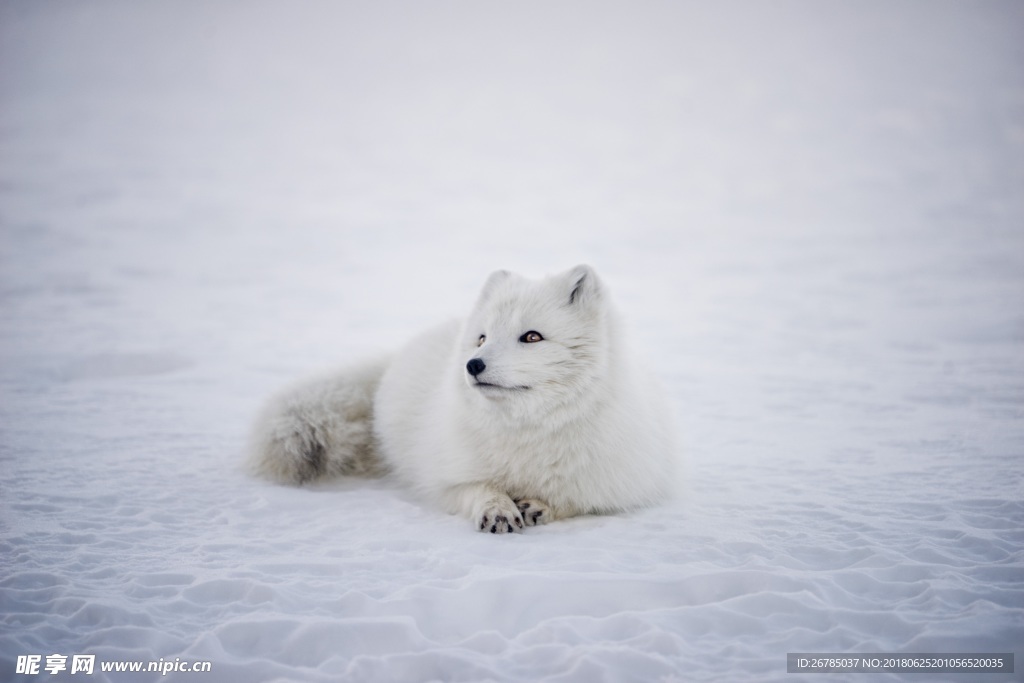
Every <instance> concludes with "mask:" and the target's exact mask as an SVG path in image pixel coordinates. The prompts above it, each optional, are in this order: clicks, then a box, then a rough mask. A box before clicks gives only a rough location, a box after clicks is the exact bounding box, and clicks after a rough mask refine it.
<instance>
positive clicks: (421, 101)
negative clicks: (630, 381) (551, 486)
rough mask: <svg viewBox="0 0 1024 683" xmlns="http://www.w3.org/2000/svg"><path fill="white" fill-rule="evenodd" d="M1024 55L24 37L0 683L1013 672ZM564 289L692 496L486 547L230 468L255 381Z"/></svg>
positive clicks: (153, 11) (390, 20)
mask: <svg viewBox="0 0 1024 683" xmlns="http://www.w3.org/2000/svg"><path fill="white" fill-rule="evenodd" d="M1022 64H1024V6H1022V5H1021V4H1020V3H1013V2H977V3H966V2H964V3H955V2H908V1H906V0H900V1H898V2H889V3H881V2H868V3H860V2H858V3H853V2H850V3H838V2H806V3H805V2H781V3H751V4H745V3H738V2H732V1H730V2H723V3H674V2H665V3H660V2H640V3H633V2H631V3H605V2H596V3H590V2H557V3H541V2H530V1H527V2H520V3H484V2H450V1H448V0H439V1H436V2H430V3H395V2H382V3H323V4H321V3H317V2H303V3H269V2H249V3H235V2H227V1H224V2H190V1H186V2H174V3H170V2H167V3H155V2H149V3H133V2H127V1H126V2H117V1H113V0H109V1H103V2H99V1H97V2H88V3H85V2H74V3H72V2H28V1H27V0H11V1H10V2H4V3H3V4H2V5H0V230H2V233H0V235H2V236H0V467H2V481H0V491H2V493H0V528H2V536H0V679H2V680H4V681H7V680H14V681H20V680H34V679H33V678H32V677H28V676H17V675H15V673H14V671H15V660H16V658H17V656H18V655H23V654H41V655H48V654H54V653H58V654H64V655H72V654H86V653H91V654H95V655H97V658H98V661H117V660H156V659H159V658H163V659H164V660H166V661H173V660H174V659H181V660H183V661H186V660H187V661H193V660H209V661H211V662H212V663H213V664H212V666H213V670H212V672H211V673H209V674H178V675H170V676H168V677H167V679H168V680H189V681H199V680H217V681H256V680H282V681H285V680H289V681H334V680H366V681H419V680H433V679H436V680H444V681H487V680H496V681H537V680H542V679H543V680H551V681H588V682H589V681H602V680H605V681H658V680H663V681H676V680H721V681H735V680H801V681H810V680H819V678H818V677H815V676H809V675H802V676H798V675H796V674H787V673H786V653H787V652H799V651H804V652H806V651H812V652H813V651H819V652H827V651H836V652H847V653H858V652H874V651H892V652H935V653H948V652H966V651H989V652H1013V651H1015V652H1016V658H1017V661H1016V667H1017V671H1018V672H1019V671H1021V669H1022V668H1024V649H1022V645H1021V644H1022V643H1024V502H1022V500H1024V484H1022V479H1024V467H1022V465H1024V463H1022V456H1024V305H1022V302H1024V192H1022V188H1024V70H1022V69H1021V65H1022ZM578 262H590V263H592V264H593V265H595V266H596V267H597V268H598V270H599V272H600V273H601V274H602V275H603V277H604V279H605V280H606V282H607V283H608V285H609V287H610V288H611V290H612V292H613V294H614V295H615V297H616V299H617V301H618V303H619V305H620V307H621V308H622V309H623V311H624V312H625V313H626V316H627V318H628V320H629V321H631V324H632V327H631V329H632V331H633V336H634V338H635V339H636V341H637V344H638V347H639V348H640V349H642V351H643V353H645V354H646V355H647V356H648V357H649V360H650V361H651V362H652V363H653V364H654V365H656V366H657V367H658V368H659V369H660V371H661V374H662V376H663V377H664V380H665V382H666V384H667V386H668V389H669V391H670V393H671V396H672V398H673V402H674V407H675V410H676V412H677V414H678V424H679V431H680V434H681V439H682V442H683V444H684V456H685V460H686V468H687V473H688V487H687V490H686V491H685V494H684V495H683V496H682V497H681V498H680V500H679V501H677V502H675V503H673V504H670V505H666V506H664V507H661V508H658V509H652V510H648V511H645V512H641V513H637V514H629V515H621V516H612V517H587V518H579V519H574V520H568V521H564V522H558V523H555V524H552V525H549V526H546V527H542V528H537V529H529V530H528V531H527V532H526V533H524V534H522V535H515V536H509V537H495V536H491V535H485V534H479V533H477V532H475V531H474V530H473V529H472V528H471V525H470V524H469V523H468V522H467V521H465V520H462V519H458V518H454V517H449V516H446V515H444V514H440V513H438V512H435V511H433V510H430V509H426V508H424V507H422V506H421V505H419V504H418V503H417V502H416V501H415V500H412V499H411V498H410V497H409V496H408V495H407V494H405V493H404V492H403V491H402V490H400V489H399V488H397V487H396V486H395V485H393V484H391V483H390V482H388V481H370V482H361V481H355V482H345V481H342V482H336V483H331V484H326V485H322V486H316V487H310V488H302V489H295V488H286V487H276V486H272V485H269V484H266V483H263V482H261V481H256V480H253V479H251V478H249V477H247V476H246V475H245V474H244V472H243V471H242V469H241V466H240V463H241V461H242V460H243V452H244V443H245V438H246V434H247V431H248V429H249V427H250V424H251V421H252V419H253V417H254V415H255V413H256V412H257V410H258V408H259V406H260V404H261V401H263V400H264V399H265V398H266V397H267V396H268V395H270V394H271V393H272V392H273V391H274V390H276V389H277V388H279V387H281V386H282V385H284V384H287V383H288V382H290V381H292V380H293V379H295V378H297V377H300V376H302V375H304V374H306V373H309V372H312V371H316V370H319V369H321V368H323V367H326V366H331V365H337V364H341V363H344V362H345V361H346V360H348V359H352V358H357V357H360V356H363V355H366V354H372V353H376V352H378V351H380V350H383V349H389V348H393V347H395V346H397V345H398V344H399V343H401V342H402V341H403V340H404V339H406V338H408V337H409V336H411V335H412V334H414V333H415V332H416V331H418V330H420V329H421V328H423V327H425V326H427V325H430V324H433V323H434V322H435V321H436V320H438V319H440V318H442V317H444V316H447V315H452V314H455V315H459V314H462V313H464V312H465V311H466V309H467V307H468V306H469V304H470V302H471V301H472V300H473V298H474V296H475V294H476V291H477V288H478V287H479V286H480V284H481V283H482V282H483V280H484V278H485V277H486V275H487V274H488V273H489V272H490V271H491V270H493V269H496V268H511V269H514V270H520V271H523V272H526V273H532V274H542V273H545V272H553V271H557V270H561V269H564V268H568V267H570V266H572V265H575V264H576V263H578ZM97 668H98V665H97ZM107 676H108V675H107V674H101V673H99V672H98V671H97V673H96V674H95V675H94V676H93V677H92V678H91V680H103V679H105V678H106V677H107ZM109 676H111V677H112V678H113V679H117V678H118V677H117V676H116V675H112V674H111V675H109ZM80 677H81V676H80V675H79V676H70V675H68V674H62V675H58V676H51V675H49V674H46V673H45V672H44V673H42V674H41V675H40V676H38V677H37V678H41V679H43V680H62V679H63V680H78V679H79V678H80ZM159 678H160V676H159V675H156V674H149V675H148V678H147V676H146V675H142V676H139V675H134V676H132V677H131V678H130V680H157V679H159ZM827 678H828V680H849V681H866V680H890V679H898V678H901V677H900V676H889V677H885V676H880V677H877V676H869V675H866V674H851V675H848V676H845V677H844V676H828V677H827ZM902 678H904V679H907V680H921V679H922V676H920V675H909V674H908V675H904V676H902ZM925 678H927V679H928V680H975V681H977V680H984V681H1001V680H1020V674H1019V673H1018V674H1016V675H1015V676H1010V675H984V676H967V677H963V676H955V675H947V676H930V677H925ZM121 680H129V679H128V678H127V677H121Z"/></svg>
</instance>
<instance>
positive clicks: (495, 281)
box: [480, 270, 512, 301]
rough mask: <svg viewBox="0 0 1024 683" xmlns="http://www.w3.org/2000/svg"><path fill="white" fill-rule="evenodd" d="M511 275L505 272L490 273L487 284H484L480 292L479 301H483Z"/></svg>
mask: <svg viewBox="0 0 1024 683" xmlns="http://www.w3.org/2000/svg"><path fill="white" fill-rule="evenodd" d="M511 274H512V273H510V272H509V271H507V270H496V271H494V272H493V273H491V274H490V275H489V276H488V277H487V282H485V283H484V287H483V289H481V290H480V300H481V301H483V300H484V299H486V298H487V297H488V296H489V295H490V293H491V292H492V291H493V290H494V288H495V287H497V286H498V285H499V284H500V283H502V282H504V281H505V280H507V279H508V276H509V275H511Z"/></svg>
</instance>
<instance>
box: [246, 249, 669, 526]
mask: <svg viewBox="0 0 1024 683" xmlns="http://www.w3.org/2000/svg"><path fill="white" fill-rule="evenodd" d="M252 464H253V466H254V468H255V470H256V471H257V472H258V473H260V474H262V475H264V476H267V477H269V478H271V479H274V480H277V481H281V482H285V483H294V484H301V483H303V482H306V481H311V480H314V479H318V478H321V477H326V476H336V475H346V474H362V475H376V474H383V473H385V472H391V473H393V474H394V475H395V476H396V477H397V478H398V480H399V481H401V482H402V483H404V484H405V485H406V486H408V487H409V488H411V489H412V490H413V491H414V492H415V493H416V494H418V495H419V496H420V497H421V498H423V499H426V500H427V501H430V502H431V503H433V504H434V505H436V506H438V507H440V508H442V509H444V510H446V511H448V512H450V513H453V514H460V515H463V516H465V517H467V518H469V519H470V520H472V522H473V524H474V525H475V527H476V528H477V529H479V530H480V531H489V532H491V533H494V534H502V533H508V532H519V531H521V530H522V529H523V527H524V526H535V525H537V524H544V523H547V522H550V521H552V520H555V519H559V518H564V517H570V516H573V515H580V514H586V513H611V512H617V511H623V510H629V509H634V508H639V507H643V506H647V505H651V504H654V503H657V502H659V501H661V500H663V499H664V498H665V497H667V496H668V495H669V494H670V493H671V489H672V485H673V482H674V480H675V449H674V439H673V428H672V425H671V420H670V417H669V409H668V405H667V403H666V400H665V398H664V397H663V394H662V393H661V390H660V388H659V387H658V385H657V383H656V382H655V381H654V379H653V378H652V377H651V376H649V375H648V374H647V372H646V371H645V370H644V369H643V368H642V367H641V366H640V364H639V363H638V362H637V359H635V358H633V357H631V356H630V355H628V354H627V352H626V349H625V348H624V347H623V339H622V335H621V332H620V328H619V323H618V319H617V317H616V314H615V312H614V311H613V310H612V308H611V306H610V303H609V301H608V296H607V292H606V291H605V288H604V286H603V285H602V283H601V282H600V280H599V279H598V277H597V275H596V274H595V272H594V270H593V269H592V268H590V267H589V266H585V265H581V266H577V267H575V268H573V269H571V270H569V271H568V272H565V273H562V274H559V275H555V276H551V277H547V278H544V279H541V280H529V279H526V278H524V277H521V276H519V275H515V274H513V273H510V272H508V271H503V270H502V271H497V272H495V273H493V274H492V275H491V276H490V277H489V278H488V280H487V282H486V283H485V284H484V287H483V290H482V291H481V293H480V296H479V298H478V300H477V302H476V305H475V306H474V307H473V310H472V312H471V313H470V315H469V317H468V318H466V319H465V320H463V321H451V322H447V323H445V324H443V325H441V326H439V327H437V328H435V329H433V330H430V331H428V332H426V333H424V334H422V335H420V336H419V337H417V338H415V339H413V340H412V341H411V342H410V343H409V344H408V345H407V346H405V348H403V349H401V350H400V351H399V352H398V353H397V355H395V356H394V357H393V358H391V359H388V360H384V361H374V362H367V363H363V364H361V365H356V366H354V367H351V368H350V369H348V370H347V371H342V372H340V373H338V374H335V375H332V376H326V377H322V378H319V379H315V380H313V381H311V382H308V383H306V384H303V385H300V386H298V387H296V388H294V389H292V390H290V391H288V392H286V393H284V394H282V395H281V396H280V397H278V398H277V399H275V400H274V401H272V402H271V403H270V405H269V406H268V407H267V409H266V411H265V413H264V415H263V417H262V418H261V419H260V420H259V422H258V424H257V428H256V431H255V435H254V441H253V448H252Z"/></svg>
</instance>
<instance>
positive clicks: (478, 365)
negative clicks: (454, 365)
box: [466, 358, 487, 377]
mask: <svg viewBox="0 0 1024 683" xmlns="http://www.w3.org/2000/svg"><path fill="white" fill-rule="evenodd" d="M486 369H487V366H486V365H484V362H483V361H482V360H480V359H479V358H474V359H473V360H471V361H469V362H468V363H466V372H468V373H469V374H471V375H473V376H474V377H476V376H477V375H479V374H480V373H481V372H483V371H484V370H486Z"/></svg>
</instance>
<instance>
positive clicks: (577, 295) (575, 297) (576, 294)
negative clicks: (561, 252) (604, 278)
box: [565, 265, 601, 306]
mask: <svg viewBox="0 0 1024 683" xmlns="http://www.w3.org/2000/svg"><path fill="white" fill-rule="evenodd" d="M565 277H566V280H567V281H568V283H569V305H570V306H579V305H585V304H590V303H593V302H594V301H596V300H597V299H598V298H599V297H600V296H601V282H600V281H599V280H598V279H597V273H595V272H594V269H593V268H591V267H590V266H588V265H579V266H576V267H575V268H573V269H572V270H570V271H569V272H568V274H567V275H566V276H565Z"/></svg>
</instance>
